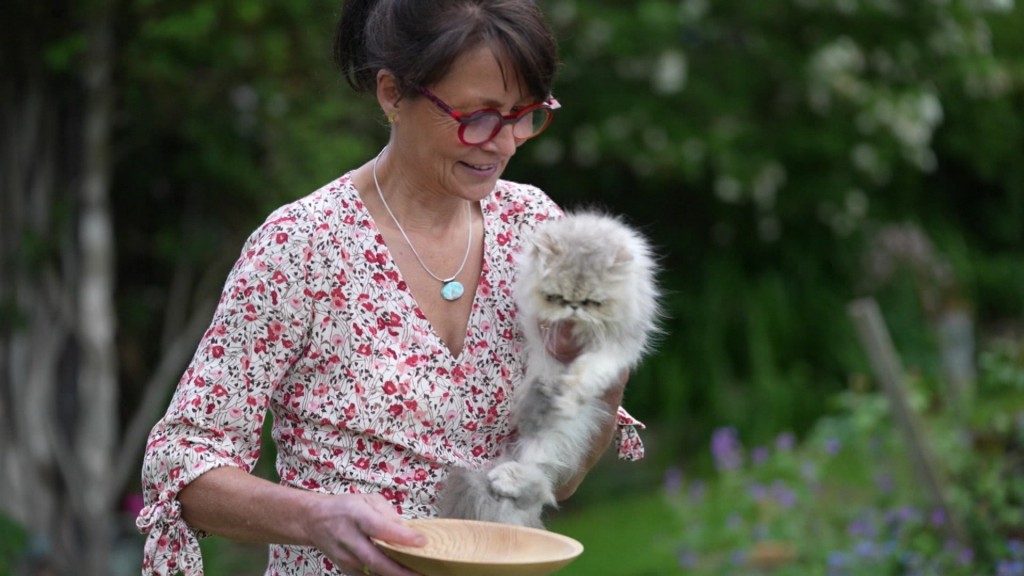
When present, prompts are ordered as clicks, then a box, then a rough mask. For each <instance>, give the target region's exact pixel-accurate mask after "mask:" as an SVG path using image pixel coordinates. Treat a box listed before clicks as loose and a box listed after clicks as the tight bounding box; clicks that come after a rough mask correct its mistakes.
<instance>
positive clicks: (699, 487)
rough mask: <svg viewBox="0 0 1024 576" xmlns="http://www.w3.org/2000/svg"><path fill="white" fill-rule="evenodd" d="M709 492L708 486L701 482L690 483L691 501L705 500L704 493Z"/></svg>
mask: <svg viewBox="0 0 1024 576" xmlns="http://www.w3.org/2000/svg"><path fill="white" fill-rule="evenodd" d="M705 492H707V486H705V485H704V482H702V481H701V480H696V481H694V482H692V483H690V493H689V496H690V501H691V502H700V501H701V500H703V499H704V493H705Z"/></svg>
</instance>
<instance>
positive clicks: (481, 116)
mask: <svg viewBox="0 0 1024 576" xmlns="http://www.w3.org/2000/svg"><path fill="white" fill-rule="evenodd" d="M416 89H417V90H418V91H419V93H420V94H422V95H424V96H426V97H427V98H428V99H429V100H430V101H431V102H433V103H434V104H436V105H437V107H438V108H440V109H441V110H443V111H444V112H445V113H446V114H448V115H449V116H451V117H452V119H453V120H455V121H456V122H458V123H459V140H460V141H461V142H462V143H463V144H465V145H466V146H480V145H481V144H486V143H487V142H490V141H491V140H493V139H494V137H495V136H497V135H498V132H501V129H502V128H503V127H504V126H505V125H506V124H511V125H512V135H513V136H515V138H516V139H517V140H523V141H525V140H529V139H530V138H533V137H534V136H536V135H538V134H540V133H541V132H543V131H544V129H545V128H547V127H548V124H550V123H551V117H552V116H553V115H554V111H555V110H557V109H558V108H561V107H562V105H561V104H559V103H558V100H555V99H554V98H553V97H552V98H548V99H547V100H545V101H544V102H538V103H536V104H531V105H529V106H527V107H525V108H522V109H520V110H518V111H516V112H515V113H514V114H509V115H505V114H502V113H501V112H499V111H498V110H495V109H494V108H485V109H483V110H477V111H476V112H470V113H469V114H463V113H461V112H458V111H456V110H454V109H452V107H451V106H449V105H447V104H445V103H444V100H441V99H440V98H438V97H437V96H435V95H434V94H433V93H432V92H431V91H430V90H427V89H426V88H424V87H422V86H418V87H417V88H416Z"/></svg>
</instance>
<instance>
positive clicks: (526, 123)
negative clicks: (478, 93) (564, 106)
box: [462, 108, 551, 144]
mask: <svg viewBox="0 0 1024 576" xmlns="http://www.w3.org/2000/svg"><path fill="white" fill-rule="evenodd" d="M550 116H551V111H550V110H549V109H547V108H538V109H536V110H533V111H532V112H529V113H528V114H526V115H524V116H522V117H521V118H518V119H517V120H516V121H515V122H513V123H512V134H513V135H514V136H515V137H516V138H519V139H521V140H525V139H527V138H532V137H534V136H536V135H537V134H539V133H540V132H541V131H543V130H544V128H545V127H546V126H547V124H548V121H549V119H550ZM501 126H502V117H501V116H500V115H499V114H497V113H492V114H481V115H480V116H478V117H477V118H474V119H473V120H472V121H470V122H467V123H465V124H463V125H462V139H463V140H464V141H465V142H466V143H468V144H483V143H484V142H487V141H488V140H490V139H491V138H494V137H495V136H497V134H498V132H499V131H500V129H501Z"/></svg>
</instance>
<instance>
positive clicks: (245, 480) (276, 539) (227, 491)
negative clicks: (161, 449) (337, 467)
mask: <svg viewBox="0 0 1024 576" xmlns="http://www.w3.org/2000/svg"><path fill="white" fill-rule="evenodd" d="M319 497H326V496H324V495H320V494H316V493H313V492H306V491H304V490H298V489H296V488H290V487H287V486H282V485H280V484H276V483H274V482H271V481H269V480H265V479H263V478H259V477H257V476H253V475H252V474H249V473H247V472H245V471H244V470H241V469H238V468H234V467H231V466H224V467H221V468H215V469H213V470H210V471H209V472H207V473H205V474H203V475H202V476H200V477H198V478H196V479H195V480H193V481H192V482H191V483H190V484H189V485H188V486H186V487H185V488H183V489H182V490H181V492H180V493H179V494H178V500H179V501H180V502H181V506H182V517H184V519H185V521H186V522H188V523H189V525H190V526H192V527H193V528H198V529H200V530H203V531H205V532H208V533H210V534H216V535H218V536H223V537H225V538H230V539H233V540H240V541H244V542H259V543H277V544H298V545H309V544H311V540H310V538H309V536H308V535H307V534H306V530H305V523H304V522H303V518H304V517H308V516H306V515H307V514H308V509H309V506H310V505H311V504H312V502H313V500H314V499H316V498H319Z"/></svg>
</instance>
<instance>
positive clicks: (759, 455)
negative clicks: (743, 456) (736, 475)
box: [750, 446, 771, 464]
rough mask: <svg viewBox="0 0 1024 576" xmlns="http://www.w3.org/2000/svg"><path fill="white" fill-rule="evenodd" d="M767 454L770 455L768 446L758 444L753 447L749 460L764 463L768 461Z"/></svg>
mask: <svg viewBox="0 0 1024 576" xmlns="http://www.w3.org/2000/svg"><path fill="white" fill-rule="evenodd" d="M769 456H771V453H770V452H768V448H766V447H764V446H758V447H757V448H754V450H753V451H752V452H751V453H750V460H751V461H752V462H753V463H754V464H764V463H765V462H767V461H768V457H769Z"/></svg>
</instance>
